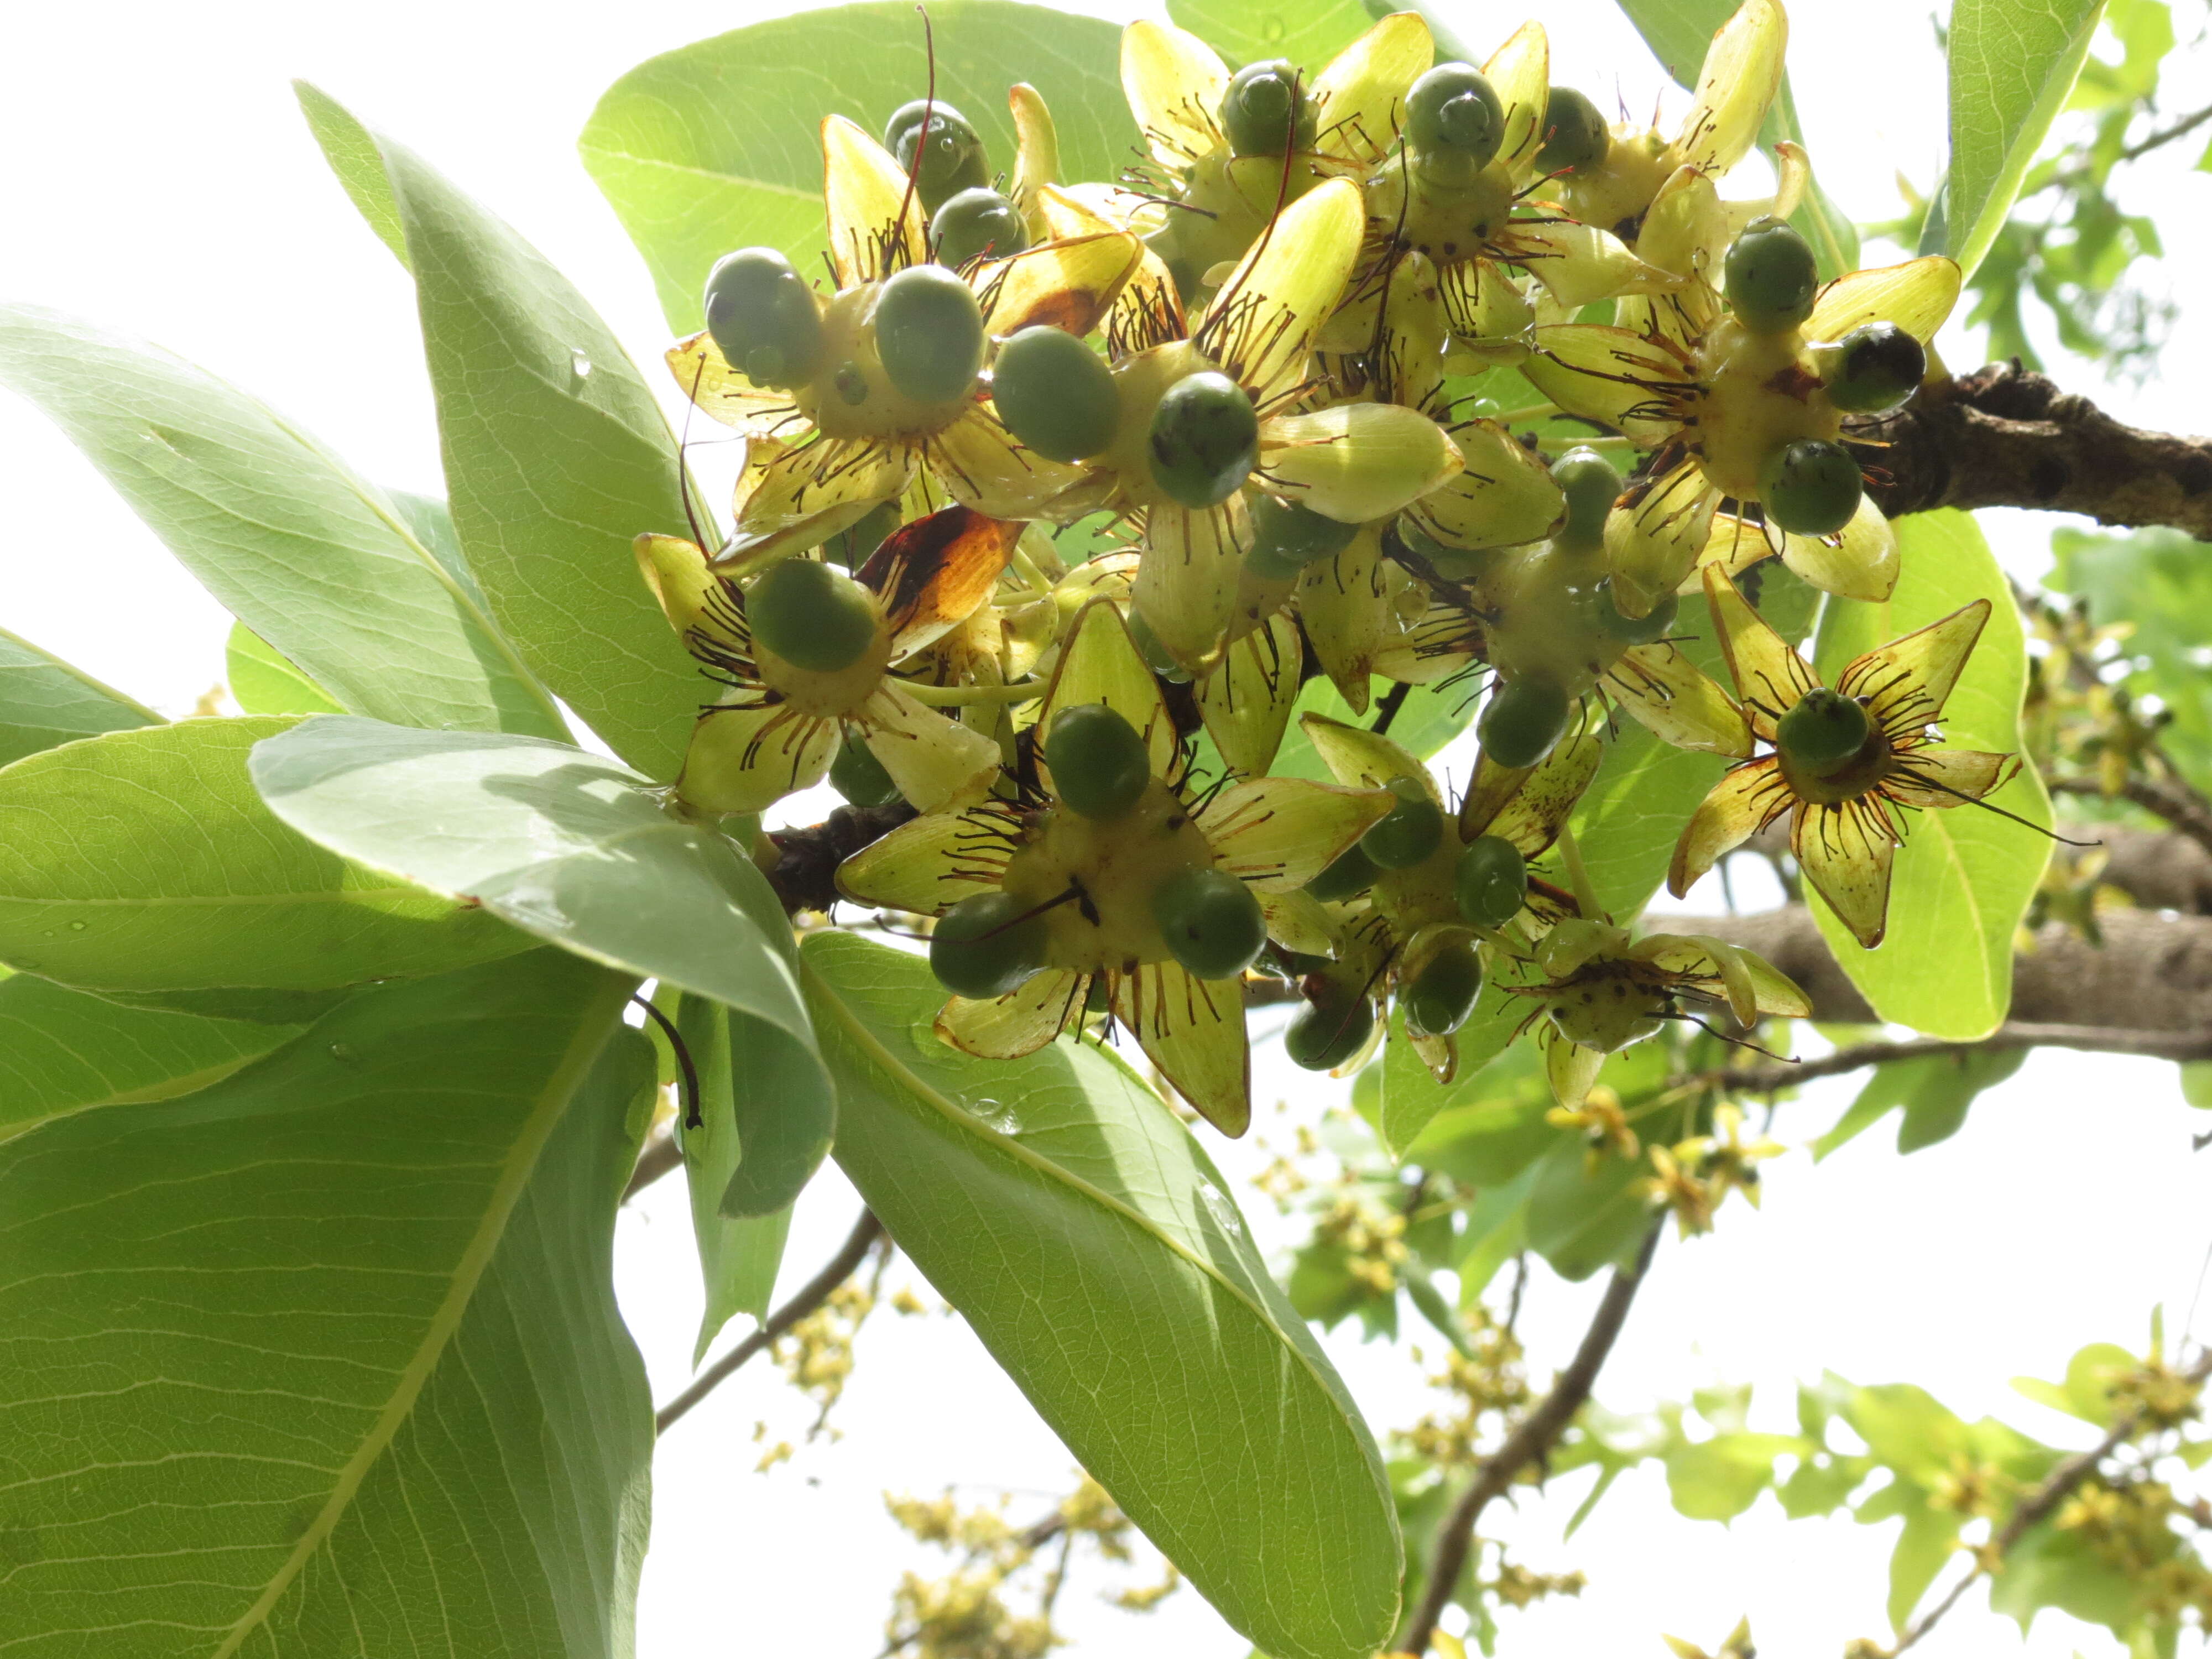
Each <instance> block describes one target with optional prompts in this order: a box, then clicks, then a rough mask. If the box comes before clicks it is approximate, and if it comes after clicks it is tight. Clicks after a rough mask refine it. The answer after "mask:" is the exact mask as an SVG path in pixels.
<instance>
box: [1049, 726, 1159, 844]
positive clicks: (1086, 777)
mask: <svg viewBox="0 0 2212 1659" xmlns="http://www.w3.org/2000/svg"><path fill="white" fill-rule="evenodd" d="M1044 763H1045V764H1046V765H1047V766H1048V767H1050V768H1051V769H1052V787H1053V790H1054V793H1056V794H1058V795H1059V797H1060V804H1061V805H1064V806H1066V808H1067V809H1068V810H1069V811H1073V812H1079V813H1081V814H1082V815H1083V816H1084V817H1086V818H1118V817H1121V815H1122V814H1123V813H1124V812H1126V811H1128V810H1129V809H1130V808H1131V807H1132V806H1134V805H1136V804H1137V799H1138V798H1139V796H1141V795H1142V794H1143V793H1145V786H1146V784H1148V783H1150V782H1151V781H1152V757H1151V756H1150V755H1149V754H1148V753H1146V750H1145V740H1144V738H1141V737H1139V736H1138V735H1137V728H1136V727H1135V726H1132V725H1130V724H1129V722H1128V721H1127V720H1124V719H1122V718H1121V715H1120V714H1116V713H1115V711H1114V710H1112V709H1111V708H1108V707H1107V706H1106V705H1105V704H1104V703H1103V702H1082V703H1078V704H1076V705H1075V707H1074V708H1063V709H1061V710H1060V712H1059V713H1058V714H1054V716H1053V719H1052V730H1051V731H1049V732H1047V733H1046V734H1045V739H1044Z"/></svg>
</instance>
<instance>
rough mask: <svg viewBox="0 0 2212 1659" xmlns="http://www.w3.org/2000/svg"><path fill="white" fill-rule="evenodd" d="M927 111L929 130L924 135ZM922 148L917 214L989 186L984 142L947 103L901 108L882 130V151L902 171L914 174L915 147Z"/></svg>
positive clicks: (917, 101) (924, 102) (917, 102)
mask: <svg viewBox="0 0 2212 1659" xmlns="http://www.w3.org/2000/svg"><path fill="white" fill-rule="evenodd" d="M925 112H927V116H928V123H929V131H928V136H927V137H923V134H922V118H923V115H924V113H925ZM917 143H919V144H920V145H921V152H922V155H921V173H919V174H918V175H917V176H916V177H915V195H917V196H919V197H921V210H922V211H923V212H924V213H934V212H936V211H937V210H938V208H939V206H940V205H942V204H944V202H945V200H946V199H947V198H948V197H953V196H957V195H958V194H959V193H960V192H961V191H963V190H975V189H976V188H978V187H979V186H981V185H987V184H989V183H990V182H991V163H990V160H989V158H988V157H987V156H986V155H984V153H983V141H982V139H981V137H979V136H977V134H976V131H975V128H974V127H973V126H972V125H969V120H968V118H967V117H966V116H964V115H963V114H961V112H959V111H958V110H957V109H955V108H953V107H952V106H951V105H950V104H945V103H939V104H932V103H931V102H930V101H929V100H927V99H926V98H917V99H915V100H914V101H913V102H912V103H910V104H902V105H900V106H899V108H898V111H897V112H896V113H895V114H894V115H893V116H892V117H891V118H890V121H888V122H887V123H885V124H884V149H887V150H889V151H890V153H891V155H893V156H894V157H896V160H897V161H898V164H899V167H900V168H901V170H902V171H904V172H907V173H912V172H913V171H914V152H915V145H916V144H917Z"/></svg>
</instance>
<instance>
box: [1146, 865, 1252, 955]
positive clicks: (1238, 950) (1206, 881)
mask: <svg viewBox="0 0 2212 1659" xmlns="http://www.w3.org/2000/svg"><path fill="white" fill-rule="evenodd" d="M1152 920H1153V921H1155V922H1156V923H1158V926H1159V930H1160V933H1162V935H1164V937H1165V939H1167V942H1168V952H1169V954H1170V955H1171V956H1172V957H1175V959H1176V961H1177V962H1179V963H1182V965H1183V966H1184V968H1186V969H1188V970H1189V971H1190V972H1191V973H1193V974H1194V975H1197V976H1198V977H1199V978H1200V979H1234V978H1235V977H1236V976H1237V975H1239V974H1241V973H1243V971H1244V970H1245V969H1247V968H1249V967H1250V966H1251V965H1252V963H1254V962H1255V961H1256V960H1257V959H1258V957H1259V955H1260V951H1261V947H1262V946H1264V945H1266V944H1267V918H1266V917H1264V916H1263V915H1261V914H1260V901H1259V900H1257V899H1255V898H1254V897H1253V896H1252V890H1251V889H1250V888H1249V887H1247V886H1245V884H1243V882H1241V881H1239V880H1237V878H1236V877H1234V876H1232V875H1231V874H1229V873H1228V872H1226V871H1224V870H1184V871H1180V872H1177V873H1176V874H1175V875H1172V876H1170V877H1169V878H1167V879H1166V880H1165V881H1164V882H1162V883H1161V884H1159V888H1158V890H1157V891H1156V892H1155V893H1154V894H1153V895H1152Z"/></svg>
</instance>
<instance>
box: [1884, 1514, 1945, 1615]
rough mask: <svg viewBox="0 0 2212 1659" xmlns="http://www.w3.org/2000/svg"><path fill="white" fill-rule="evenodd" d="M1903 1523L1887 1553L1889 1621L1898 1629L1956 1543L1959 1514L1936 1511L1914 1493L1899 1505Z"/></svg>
mask: <svg viewBox="0 0 2212 1659" xmlns="http://www.w3.org/2000/svg"><path fill="white" fill-rule="evenodd" d="M1903 1512H1904V1515H1905V1526H1904V1528H1903V1529H1902V1530H1901V1531H1899V1534H1897V1547H1895V1548H1894V1549H1893V1550H1892V1551H1891V1552H1890V1553H1889V1605H1888V1609H1887V1611H1888V1613H1889V1623H1890V1627H1891V1628H1892V1629H1893V1630H1896V1631H1899V1632H1902V1631H1903V1630H1904V1629H1905V1625H1906V1624H1907V1623H1908V1622H1909V1621H1910V1620H1911V1617H1912V1609H1913V1608H1914V1607H1917V1606H1918V1605H1919V1604H1920V1598H1921V1597H1922V1596H1923V1595H1926V1594H1927V1591H1928V1587H1929V1585H1930V1584H1932V1583H1935V1582H1936V1574H1938V1573H1940V1572H1942V1571H1943V1564H1944V1563H1945V1562H1946V1561H1948V1560H1949V1559H1951V1556H1952V1553H1954V1551H1955V1550H1956V1549H1957V1547H1958V1544H1959V1522H1960V1516H1959V1514H1958V1512H1957V1511H1956V1510H1939V1509H1937V1508H1936V1507H1935V1506H1934V1505H1933V1504H1929V1502H1928V1500H1927V1499H1926V1498H1924V1497H1923V1496H1922V1495H1921V1494H1920V1493H1919V1492H1917V1491H1916V1492H1913V1494H1912V1495H1911V1498H1910V1499H1909V1500H1907V1501H1905V1503H1904V1504H1903Z"/></svg>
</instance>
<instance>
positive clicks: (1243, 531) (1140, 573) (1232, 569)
mask: <svg viewBox="0 0 2212 1659" xmlns="http://www.w3.org/2000/svg"><path fill="white" fill-rule="evenodd" d="M1251 525H1252V518H1251V510H1250V508H1249V507H1247V506H1246V505H1245V503H1244V498H1243V494H1242V493H1241V492H1240V493H1239V494H1237V495H1231V497H1230V498H1229V499H1228V500H1227V501H1225V502H1223V503H1222V504H1221V505H1220V506H1219V507H1206V508H1201V509H1196V510H1194V509H1192V508H1189V507H1173V506H1167V505H1162V506H1159V507H1152V509H1150V510H1149V511H1148V512H1147V513H1146V515H1145V556H1144V558H1143V559H1142V560H1141V561H1140V562H1139V564H1138V566H1137V580H1136V585H1135V586H1134V587H1133V588H1132V589H1131V592H1132V594H1133V596H1134V598H1135V599H1136V604H1137V609H1138V610H1139V611H1141V612H1142V613H1143V615H1144V618H1145V620H1146V622H1148V623H1151V624H1152V631H1153V632H1154V633H1155V634H1157V635H1159V637H1160V643H1161V644H1162V645H1164V646H1165V647H1167V649H1168V651H1169V653H1170V654H1171V655H1172V656H1173V657H1174V658H1175V659H1176V661H1178V662H1180V663H1182V665H1183V666H1184V667H1186V668H1188V669H1189V670H1191V671H1192V672H1194V673H1196V672H1199V671H1202V670H1204V669H1206V668H1209V667H1211V666H1212V664H1213V662H1214V660H1215V659H1217V658H1218V656H1219V655H1220V653H1221V647H1222V643H1223V641H1225V640H1226V639H1227V638H1228V636H1229V625H1230V623H1231V619H1232V618H1233V617H1235V616H1236V614H1237V588H1238V586H1239V583H1240V582H1241V580H1242V579H1243V573H1244V550H1245V549H1246V548H1247V547H1248V546H1249V545H1250V544H1251V539H1252V530H1251Z"/></svg>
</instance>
